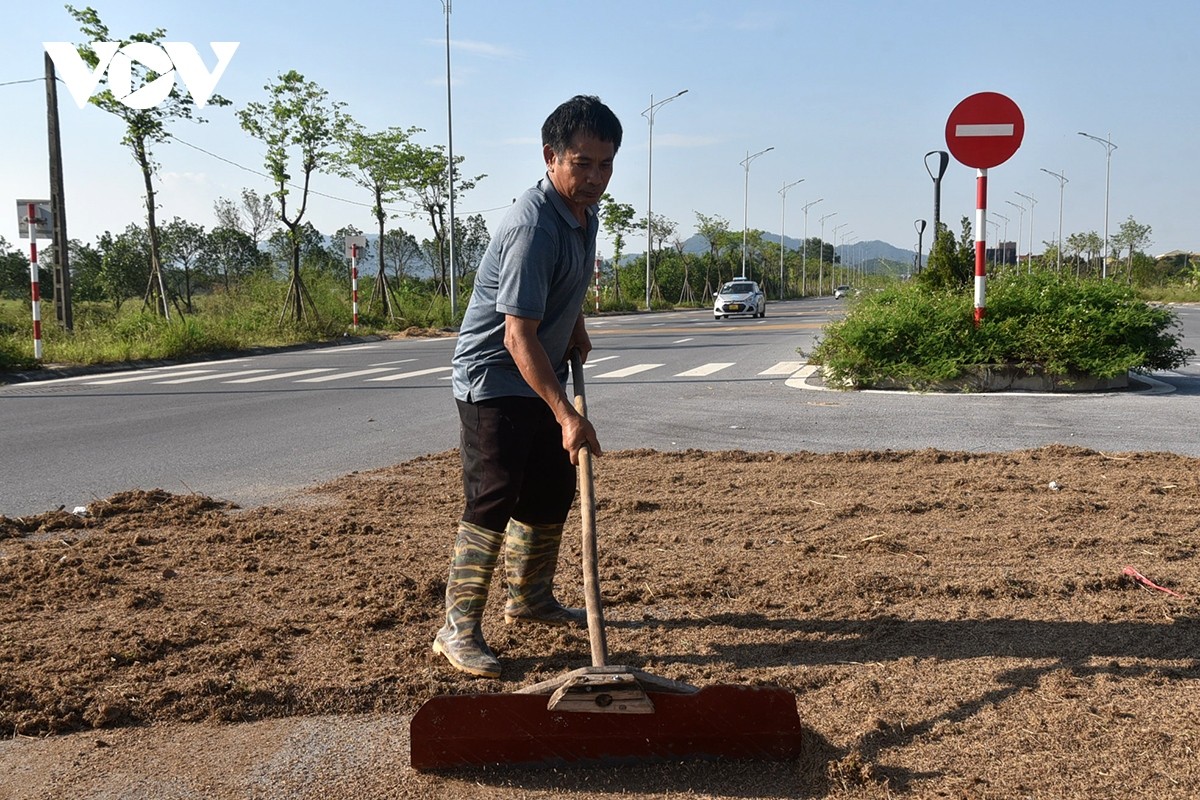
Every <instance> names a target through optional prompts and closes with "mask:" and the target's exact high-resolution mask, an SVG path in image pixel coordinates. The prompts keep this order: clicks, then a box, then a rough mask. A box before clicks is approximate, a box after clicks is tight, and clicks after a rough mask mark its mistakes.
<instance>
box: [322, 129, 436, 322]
mask: <svg viewBox="0 0 1200 800" xmlns="http://www.w3.org/2000/svg"><path fill="white" fill-rule="evenodd" d="M420 131H421V128H409V129H408V130H403V129H401V128H395V127H392V128H388V129H386V130H383V131H380V132H378V133H366V132H365V131H364V130H363V129H362V128H361V127H360V126H359V125H357V124H355V123H352V124H351V126H350V130H349V133H348V134H347V136H346V139H345V141H344V143H343V146H342V149H341V151H340V152H339V153H338V154H337V156H336V158H335V160H334V164H335V169H336V170H337V172H338V174H340V175H342V176H343V177H345V178H348V179H349V180H351V181H353V182H354V183H356V184H358V185H359V186H361V187H363V188H364V189H366V190H367V191H369V192H370V193H371V200H372V205H371V214H372V215H373V216H374V217H375V222H376V224H377V225H378V230H379V240H380V241H382V240H383V237H384V226H385V225H386V224H387V218H388V214H387V210H386V208H385V207H384V204H385V203H394V202H396V201H398V200H399V199H400V198H401V196H402V195H403V194H404V189H405V186H406V183H405V178H406V177H407V176H408V174H409V170H410V167H411V164H410V160H409V157H410V155H411V150H410V149H409V147H408V145H409V141H410V139H411V137H412V135H413V134H414V133H419V132H420ZM376 250H377V252H376V256H377V257H378V261H377V263H378V269H376V271H375V287H374V289H373V290H372V293H371V296H372V297H375V296H376V295H378V296H379V298H380V300H381V302H382V303H383V310H384V313H385V314H387V316H388V317H389V318H393V317H395V316H396V313H395V311H396V310H395V309H394V308H393V307H392V296H391V292H389V291H388V285H387V270H385V269H384V268H383V248H382V247H379V248H376Z"/></svg>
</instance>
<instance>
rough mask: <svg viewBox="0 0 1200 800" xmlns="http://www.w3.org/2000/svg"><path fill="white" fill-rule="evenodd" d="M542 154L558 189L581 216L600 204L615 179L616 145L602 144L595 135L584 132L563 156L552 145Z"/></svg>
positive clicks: (578, 135)
mask: <svg viewBox="0 0 1200 800" xmlns="http://www.w3.org/2000/svg"><path fill="white" fill-rule="evenodd" d="M542 153H543V155H544V156H545V159H546V172H547V173H548V174H549V175H550V180H551V181H552V182H553V183H554V188H555V189H557V190H558V193H559V194H560V195H562V197H563V199H564V200H566V201H567V203H568V204H569V205H570V206H571V208H572V210H574V211H576V213H578V212H580V211H581V210H582V209H583V208H586V207H587V206H591V205H595V204H596V203H599V202H600V195H602V194H604V190H605V189H607V188H608V181H609V179H610V178H612V169H613V158H614V157H615V156H616V148H615V147H614V146H613V143H612V142H602V141H600V140H599V139H597V138H596V137H595V136H592V135H590V134H586V133H580V134H576V135H575V138H574V139H572V140H571V144H570V145H568V146H567V149H566V150H565V151H564V152H563V153H562V154H558V153H555V152H554V150H553V149H551V148H550V146H549V145H547V146H545V147H544V148H543V151H542Z"/></svg>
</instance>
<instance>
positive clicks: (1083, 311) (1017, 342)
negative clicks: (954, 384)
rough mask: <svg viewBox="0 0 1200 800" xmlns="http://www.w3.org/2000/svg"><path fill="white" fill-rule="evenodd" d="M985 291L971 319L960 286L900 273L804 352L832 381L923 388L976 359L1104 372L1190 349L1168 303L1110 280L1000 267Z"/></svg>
mask: <svg viewBox="0 0 1200 800" xmlns="http://www.w3.org/2000/svg"><path fill="white" fill-rule="evenodd" d="M987 299H988V305H987V311H986V314H985V317H984V319H983V322H982V324H981V325H979V326H978V327H976V326H975V325H974V322H973V297H972V296H971V294H970V293H969V292H968V291H964V290H957V291H929V290H927V289H924V288H922V287H920V286H918V285H916V284H912V283H906V284H900V285H896V286H894V287H892V288H889V289H885V290H884V291H882V292H878V293H874V294H869V295H866V296H863V297H861V298H859V299H857V300H856V301H855V302H854V303H853V304H852V305H851V308H850V312H849V313H848V314H847V315H846V317H845V318H844V319H842V320H840V321H838V322H835V323H832V324H830V325H829V326H827V327H826V329H825V331H824V335H823V337H822V339H821V341H820V342H819V343H818V344H817V346H816V348H815V349H814V351H813V353H812V354H811V356H810V360H811V361H812V362H813V363H816V364H820V365H821V366H822V367H823V368H824V371H825V376H826V378H827V379H828V380H829V381H830V382H831V383H833V384H837V385H842V386H847V387H863V386H871V385H874V384H877V383H880V382H882V381H885V380H891V381H897V382H900V383H904V384H907V385H909V386H912V387H914V388H923V387H927V386H929V385H931V384H935V383H938V382H942V381H948V380H953V379H955V378H960V377H962V376H963V375H965V374H966V372H967V370H969V369H973V368H977V367H1015V368H1018V369H1023V370H1026V371H1028V372H1030V373H1032V372H1034V371H1036V370H1043V371H1045V372H1046V373H1049V374H1052V375H1063V376H1068V375H1091V376H1094V377H1097V378H1111V377H1115V376H1117V375H1121V374H1124V373H1126V372H1128V371H1135V372H1147V371H1151V370H1156V369H1171V368H1174V367H1178V366H1181V365H1182V364H1185V363H1187V359H1188V358H1189V357H1190V356H1193V355H1195V353H1194V352H1193V351H1192V350H1189V349H1185V348H1183V347H1182V346H1181V345H1180V344H1179V337H1178V335H1177V334H1175V333H1173V332H1172V329H1174V328H1175V327H1176V326H1177V324H1178V320H1177V319H1176V317H1175V315H1174V313H1173V312H1171V311H1170V310H1169V309H1166V308H1162V307H1156V306H1151V305H1148V304H1147V303H1145V302H1144V301H1142V300H1140V299H1139V298H1138V297H1137V295H1136V294H1135V293H1134V291H1133V290H1132V289H1130V288H1129V287H1127V286H1123V285H1121V284H1118V283H1116V282H1114V281H1099V280H1080V279H1076V278H1073V277H1071V276H1060V275H1056V274H1052V273H1044V272H1036V273H1032V274H1029V273H1008V274H1006V275H1002V276H1000V277H998V278H996V279H994V280H992V281H990V282H989V284H988V295H987Z"/></svg>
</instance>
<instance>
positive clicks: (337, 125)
mask: <svg viewBox="0 0 1200 800" xmlns="http://www.w3.org/2000/svg"><path fill="white" fill-rule="evenodd" d="M263 88H264V89H266V90H267V94H268V98H269V99H268V101H267V102H266V103H259V102H253V103H248V104H247V105H246V107H245V108H243V109H241V110H240V111H238V112H237V116H238V120H239V122H240V123H241V126H242V129H243V130H245V131H246V132H247V133H249V134H250V135H251V136H253V137H254V138H255V139H258V140H259V141H261V142H263V143H264V144H265V145H266V146H267V156H266V167H267V172H268V173H269V174H270V176H271V180H272V181H273V182H274V184H275V187H276V188H275V192H274V193H273V196H274V198H275V199H276V200H277V201H278V202H279V221H280V222H282V223H283V224H284V226H285V227H286V228H287V235H288V238H289V239H290V244H291V253H290V255H291V282H290V284H289V286H288V292H287V298H286V299H285V301H284V314H285V315H286V314H287V311H288V309H289V308H291V309H292V311H293V314H294V319H295V321H296V322H303V321H304V318H305V311H304V304H305V300H306V298H307V291H306V290H305V287H304V281H303V279H302V278H301V276H300V258H301V254H302V252H303V250H304V247H305V231H304V225H305V223H304V222H303V220H304V212H305V210H306V209H307V208H308V192H309V185H310V183H311V181H312V176H313V173H314V172H318V171H323V170H325V169H328V168H330V166H331V164H332V162H333V160H334V154H335V152H336V148H337V146H338V143H339V142H340V141H341V140H342V138H343V137H344V134H345V129H346V125H347V118H346V116H345V115H344V114H343V113H342V107H343V106H344V104H343V103H340V102H336V101H330V100H329V93H328V92H326V91H325V90H324V89H322V88H321V87H320V86H318V85H317V84H316V83H313V82H312V81H310V80H306V79H305V77H304V76H303V75H301V74H300V73H299V72H297V71H296V70H291V71H289V72H286V73H283V74H281V75H280V76H279V77H278V79H277V80H276V81H275V82H274V83H268V84H267V85H266V86H264V87H263ZM293 161H295V163H296V167H297V168H298V169H299V172H300V179H301V185H300V187H299V193H300V202H299V205H298V207H297V208H295V209H294V210H292V211H290V212H289V209H288V198H289V196H290V194H291V192H292V190H293V187H294V184H293V183H292V178H293V176H292V173H291V171H290V169H291V168H290V167H289V164H290V163H292V162H293ZM271 238H272V241H274V239H275V236H272V237H271ZM310 305H311V304H310ZM313 313H314V314H315V313H316V309H315V307H313Z"/></svg>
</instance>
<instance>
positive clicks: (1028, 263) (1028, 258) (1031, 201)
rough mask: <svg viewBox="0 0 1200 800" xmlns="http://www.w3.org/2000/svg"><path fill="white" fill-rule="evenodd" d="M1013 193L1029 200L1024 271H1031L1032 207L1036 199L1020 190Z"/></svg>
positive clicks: (1035, 204) (1035, 203)
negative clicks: (1027, 252)
mask: <svg viewBox="0 0 1200 800" xmlns="http://www.w3.org/2000/svg"><path fill="white" fill-rule="evenodd" d="M1013 194H1015V195H1016V196H1017V197H1024V198H1025V199H1026V200H1028V201H1029V255H1027V256H1026V257H1025V271H1026V272H1033V209H1034V208H1036V207H1037V200H1035V199H1033V198H1032V197H1031V196H1029V195H1027V194H1022V193H1020V192H1013Z"/></svg>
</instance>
